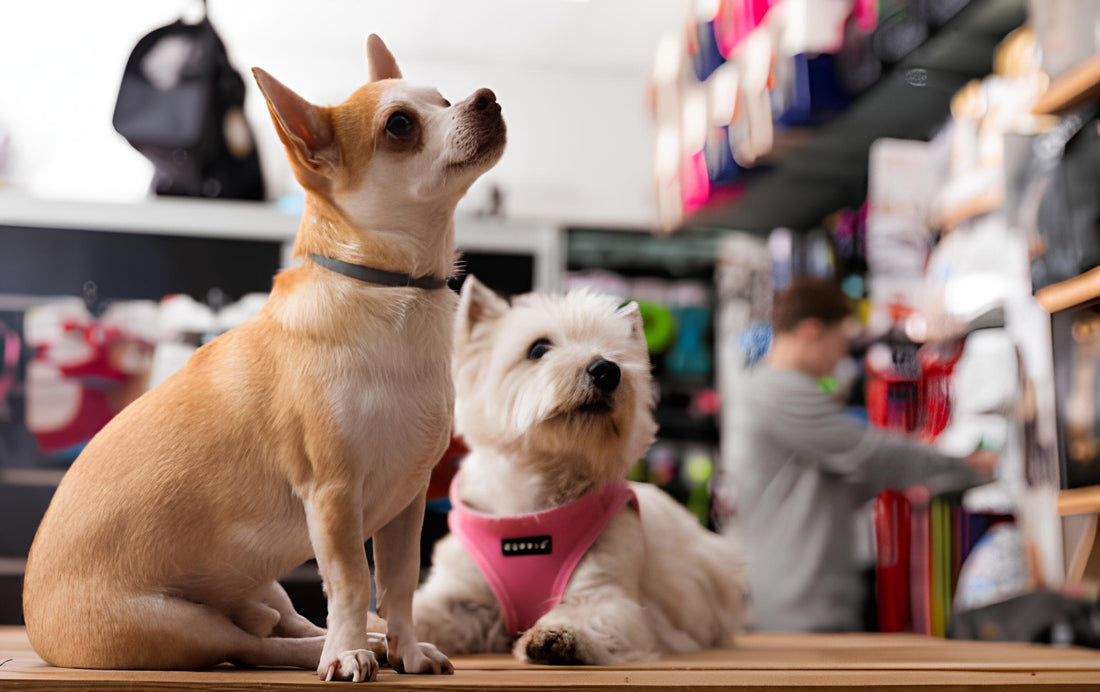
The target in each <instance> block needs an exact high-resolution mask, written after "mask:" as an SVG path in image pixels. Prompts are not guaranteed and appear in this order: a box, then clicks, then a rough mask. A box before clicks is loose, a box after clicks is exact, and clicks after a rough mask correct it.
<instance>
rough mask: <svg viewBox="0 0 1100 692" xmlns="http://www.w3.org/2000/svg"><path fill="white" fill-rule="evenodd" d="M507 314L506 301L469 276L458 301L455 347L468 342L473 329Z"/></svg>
mask: <svg viewBox="0 0 1100 692" xmlns="http://www.w3.org/2000/svg"><path fill="white" fill-rule="evenodd" d="M506 312H508V301H506V300H504V299H503V298H501V297H500V296H498V295H497V294H496V293H494V292H493V290H492V289H491V288H489V287H487V286H486V285H485V284H483V283H481V282H480V281H478V280H477V278H476V277H475V276H474V275H473V274H471V275H470V276H467V277H466V281H464V282H463V283H462V294H461V295H460V297H459V299H458V313H457V315H456V318H455V319H456V321H455V345H456V346H463V345H465V344H466V343H468V342H469V340H470V335H471V334H472V333H473V331H474V327H476V326H477V325H479V324H482V323H485V322H489V321H491V320H495V319H499V318H500V317H502V316H503V315H504V313H506Z"/></svg>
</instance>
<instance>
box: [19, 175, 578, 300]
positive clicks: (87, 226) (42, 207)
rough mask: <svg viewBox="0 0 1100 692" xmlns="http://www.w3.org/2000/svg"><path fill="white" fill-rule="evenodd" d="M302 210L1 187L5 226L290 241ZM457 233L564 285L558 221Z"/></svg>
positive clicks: (483, 225) (468, 226) (483, 222)
mask: <svg viewBox="0 0 1100 692" xmlns="http://www.w3.org/2000/svg"><path fill="white" fill-rule="evenodd" d="M299 220H300V216H299V215H297V214H287V213H284V212H283V211H281V210H280V209H279V208H278V206H276V205H275V204H273V203H267V202H243V201H236V200H206V199H191V198H170V197H149V198H144V199H140V200H136V201H134V202H83V201H65V200H48V199H41V198H36V197H33V196H30V195H27V194H24V193H22V192H19V191H16V190H5V189H2V188H0V228H2V227H15V228H50V229H79V230H82V231H101V232H110V233H137V234H142V235H154V236H182V237H189V238H205V239H212V240H243V241H254V242H278V243H281V244H283V245H284V250H283V264H286V263H287V260H288V258H289V249H288V248H289V244H290V243H291V242H292V241H293V240H294V235H295V233H297V231H298V223H299ZM455 241H456V244H457V246H458V248H459V249H460V250H462V251H467V252H478V253H495V254H502V255H531V256H532V257H533V258H534V286H535V287H536V288H538V289H540V290H552V289H555V288H557V287H558V286H559V285H560V277H561V271H562V268H563V267H564V262H565V259H564V258H565V238H564V234H563V231H561V230H560V229H559V228H558V227H557V225H556V224H554V223H552V222H547V221H542V220H536V219H497V218H488V217H474V216H460V217H458V218H457V219H456V227H455Z"/></svg>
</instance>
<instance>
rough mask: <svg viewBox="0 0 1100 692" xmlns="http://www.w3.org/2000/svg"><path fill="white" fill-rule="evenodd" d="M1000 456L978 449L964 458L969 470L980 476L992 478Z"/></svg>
mask: <svg viewBox="0 0 1100 692" xmlns="http://www.w3.org/2000/svg"><path fill="white" fill-rule="evenodd" d="M999 458H1000V456H999V455H998V454H997V453H996V452H990V451H986V450H984V449H979V450H978V451H976V452H974V453H973V454H971V455H970V456H968V457H967V458H966V465H967V466H969V467H970V470H971V471H973V472H974V473H976V474H978V475H980V476H992V475H993V471H994V470H995V469H996V468H997V459H999Z"/></svg>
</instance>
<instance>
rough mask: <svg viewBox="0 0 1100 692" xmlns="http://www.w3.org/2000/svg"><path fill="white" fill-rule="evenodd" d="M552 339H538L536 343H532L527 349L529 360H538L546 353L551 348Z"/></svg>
mask: <svg viewBox="0 0 1100 692" xmlns="http://www.w3.org/2000/svg"><path fill="white" fill-rule="evenodd" d="M550 346H551V344H550V339H545V338H544V339H538V340H537V341H535V343H533V344H531V348H529V349H528V350H527V359H528V360H538V359H539V358H542V357H543V356H545V355H546V352H547V351H549V350H550Z"/></svg>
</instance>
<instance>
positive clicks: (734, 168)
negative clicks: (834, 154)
mask: <svg viewBox="0 0 1100 692" xmlns="http://www.w3.org/2000/svg"><path fill="white" fill-rule="evenodd" d="M876 18H877V12H876V5H875V3H874V2H871V1H868V0H814V1H812V2H810V1H807V0H719V1H716V0H697V1H696V2H695V3H693V6H692V11H691V14H690V17H689V20H688V22H687V29H686V31H684V32H680V33H679V34H678V35H676V36H674V37H669V38H666V39H664V40H662V42H661V44H660V45H659V47H658V51H657V59H656V64H655V67H654V71H653V76H652V79H651V83H650V106H651V109H652V111H653V114H654V117H655V120H656V123H657V140H658V143H657V157H656V161H655V171H656V182H657V188H658V195H657V196H658V210H659V214H660V221H661V225H662V226H664V227H665V228H667V229H671V228H675V227H676V226H678V225H679V223H680V222H681V221H682V219H683V215H684V214H686V213H691V212H693V211H695V210H697V209H699V208H700V207H702V206H703V205H706V204H708V203H711V202H713V201H714V200H715V199H725V200H729V199H735V198H736V197H737V195H738V194H739V187H738V186H739V184H740V179H741V177H742V175H743V173H744V171H745V169H748V168H752V167H754V166H757V165H759V164H761V163H762V162H764V161H765V160H766V159H767V157H768V156H769V155H770V154H771V152H772V150H773V148H774V146H775V127H776V123H777V122H778V123H779V124H780V125H782V126H791V125H796V124H804V123H809V122H813V121H818V120H822V119H824V118H826V117H828V114H830V113H834V112H836V111H837V110H839V109H840V108H843V106H845V105H847V103H848V102H849V100H850V95H851V94H850V93H847V91H846V89H845V87H844V86H843V85H842V84H841V83H840V82H839V81H838V78H837V74H838V68H837V65H836V64H835V62H834V61H833V60H832V58H831V56H830V55H828V54H832V53H836V52H838V51H841V50H842V49H843V48H844V46H845V40H846V37H847V36H851V37H852V40H853V41H857V42H858V41H863V42H864V43H865V42H866V38H865V37H866V35H867V34H868V33H869V32H871V30H872V29H873V27H874V26H875V23H876ZM848 27H855V29H853V30H852V31H849V28H848ZM856 52H858V51H856Z"/></svg>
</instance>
